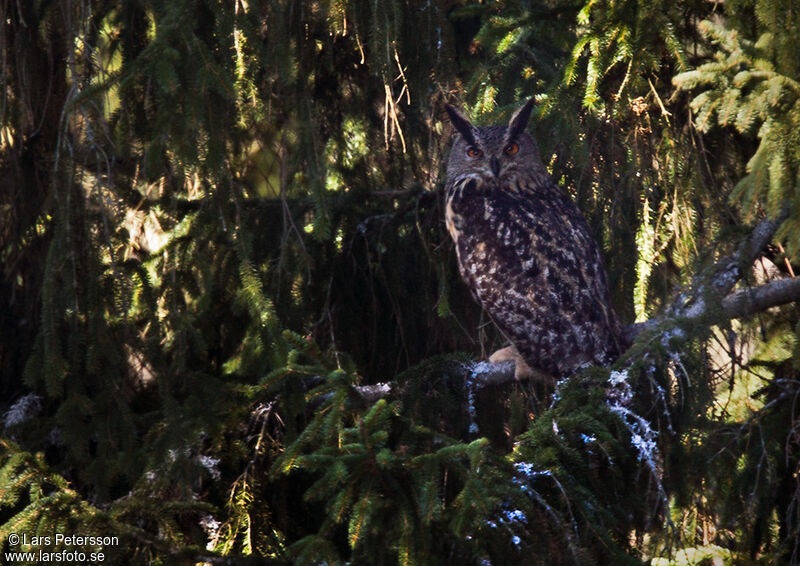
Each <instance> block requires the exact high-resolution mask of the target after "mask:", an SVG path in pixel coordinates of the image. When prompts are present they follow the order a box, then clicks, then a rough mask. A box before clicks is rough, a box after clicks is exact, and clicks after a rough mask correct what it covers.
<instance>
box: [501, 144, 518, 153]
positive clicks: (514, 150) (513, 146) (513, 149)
mask: <svg viewBox="0 0 800 566" xmlns="http://www.w3.org/2000/svg"><path fill="white" fill-rule="evenodd" d="M503 151H504V152H505V153H506V155H514V154H515V153H517V152H518V151H519V146H518V145H517V144H515V143H514V142H511V143H510V144H508V145H507V146H506V148H505V149H504V150H503Z"/></svg>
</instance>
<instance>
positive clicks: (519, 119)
mask: <svg viewBox="0 0 800 566" xmlns="http://www.w3.org/2000/svg"><path fill="white" fill-rule="evenodd" d="M535 103H536V101H535V100H534V99H533V98H530V99H528V102H526V103H525V104H523V105H522V107H521V108H519V110H517V111H516V112H514V115H513V116H511V120H509V121H508V139H507V140H506V141H507V142H511V141H513V140H515V139H516V138H517V136H519V135H520V134H521V133H522V132H524V131H525V127H526V126H527V125H528V120H529V119H530V117H531V111H532V110H533V105H534V104H535Z"/></svg>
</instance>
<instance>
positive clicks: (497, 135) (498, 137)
mask: <svg viewBox="0 0 800 566" xmlns="http://www.w3.org/2000/svg"><path fill="white" fill-rule="evenodd" d="M446 108H447V114H448V115H449V116H450V121H451V122H452V123H453V126H454V127H455V129H456V132H458V134H457V135H456V139H455V141H454V142H453V148H452V149H451V150H450V159H449V160H448V162H447V177H448V179H456V178H458V177H465V176H468V177H480V178H483V179H485V180H488V181H497V183H499V182H500V181H504V180H508V179H513V178H514V177H516V176H517V175H519V174H520V173H527V174H529V175H530V174H533V175H537V176H538V175H541V174H545V173H546V171H545V168H544V164H543V163H542V159H541V157H540V155H539V147H538V146H537V145H536V141H535V140H534V139H533V136H531V135H530V134H528V133H527V132H525V126H527V125H528V119H529V118H530V116H531V110H532V109H533V99H530V100H529V101H528V102H526V103H525V104H524V105H523V106H522V107H521V108H520V109H519V110H517V111H516V112H514V115H513V116H511V120H509V122H508V126H486V127H481V128H479V127H477V126H474V125H472V123H471V122H470V121H469V120H468V119H467V118H466V116H464V115H463V114H462V113H461V112H459V111H458V110H456V109H455V108H453V107H452V106H449V105H448V106H447V107H446ZM497 183H492V184H493V185H496V184H497ZM500 184H501V185H502V183H500Z"/></svg>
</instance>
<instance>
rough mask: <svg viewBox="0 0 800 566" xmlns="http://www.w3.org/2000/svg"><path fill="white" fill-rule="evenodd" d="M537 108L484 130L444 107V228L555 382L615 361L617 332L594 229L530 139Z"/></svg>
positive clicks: (483, 298)
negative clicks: (447, 135) (449, 135)
mask: <svg viewBox="0 0 800 566" xmlns="http://www.w3.org/2000/svg"><path fill="white" fill-rule="evenodd" d="M531 107H532V103H531V102H528V103H527V104H526V105H525V106H523V107H522V108H521V109H520V110H518V111H517V113H516V114H515V115H514V116H513V117H512V118H511V121H510V123H509V125H508V127H505V126H490V127H484V128H477V127H475V126H473V125H472V124H471V123H470V122H469V121H468V120H467V119H466V118H465V117H464V116H463V115H461V114H460V113H459V112H458V111H456V110H454V109H453V108H450V107H448V113H449V114H450V118H451V121H452V122H453V125H454V126H455V127H456V129H457V131H458V132H459V133H458V135H457V137H456V140H455V142H454V143H453V148H452V151H451V153H450V160H449V162H448V166H447V183H446V191H447V196H446V198H447V203H446V222H447V228H448V230H449V232H450V235H451V236H452V238H453V241H454V242H455V245H456V253H457V254H458V263H459V269H460V271H461V276H462V277H463V278H464V280H465V281H466V283H467V285H468V286H469V287H470V289H471V290H472V292H473V294H474V295H475V297H476V298H477V299H478V300H479V301H480V303H481V304H482V305H483V307H484V308H485V309H486V311H487V312H488V313H489V315H490V316H491V317H492V320H493V321H494V322H495V324H496V325H497V327H498V328H499V329H500V330H501V332H503V334H505V336H506V337H507V338H508V339H509V340H510V341H511V342H512V343H513V344H514V346H516V348H517V350H518V351H519V353H520V355H521V356H522V357H523V359H524V360H525V361H526V362H527V364H528V365H529V366H530V367H531V368H532V369H534V370H538V371H539V372H544V373H546V374H549V375H552V376H554V377H559V376H563V375H567V374H570V373H572V372H574V371H575V370H576V369H578V368H580V367H582V366H584V365H594V364H608V363H609V362H611V361H612V360H613V359H615V358H616V357H617V356H618V355H619V353H620V343H621V332H620V326H619V323H618V320H617V316H616V314H615V312H614V309H613V308H612V306H611V302H610V294H609V290H608V282H607V277H606V273H605V268H604V266H603V261H602V258H601V256H600V252H599V250H598V247H597V244H596V243H595V241H594V239H593V237H592V235H591V233H590V231H589V227H588V225H587V224H586V221H585V219H584V218H583V215H582V214H581V212H580V211H579V210H578V208H577V206H576V205H575V204H574V203H573V202H572V201H571V200H570V199H569V197H568V196H567V195H566V194H565V193H564V192H563V190H562V189H561V188H560V187H558V186H557V185H556V184H555V182H554V181H553V179H552V178H551V177H550V175H549V174H548V173H547V171H546V169H545V167H544V165H543V163H542V161H541V158H540V156H539V151H538V147H537V146H536V142H535V141H534V139H533V137H532V136H530V135H529V134H527V133H526V132H525V131H524V130H525V126H526V124H527V121H528V117H529V116H530V111H531Z"/></svg>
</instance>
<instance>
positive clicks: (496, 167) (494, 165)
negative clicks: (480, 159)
mask: <svg viewBox="0 0 800 566" xmlns="http://www.w3.org/2000/svg"><path fill="white" fill-rule="evenodd" d="M489 167H490V168H491V170H492V173H494V176H495V177H499V176H500V161H498V159H497V158H496V157H492V158H491V159H490V160H489Z"/></svg>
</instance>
